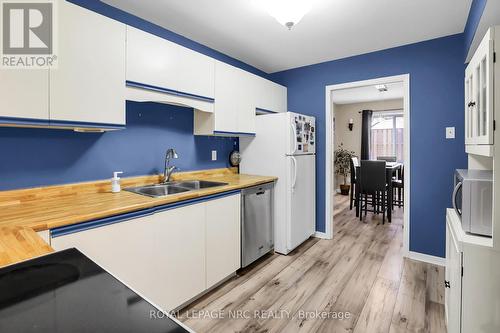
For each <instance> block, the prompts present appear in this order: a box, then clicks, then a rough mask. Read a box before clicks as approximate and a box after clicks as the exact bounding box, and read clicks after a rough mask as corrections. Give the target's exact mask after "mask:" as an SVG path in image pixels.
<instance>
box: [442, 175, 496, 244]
mask: <svg viewBox="0 0 500 333" xmlns="http://www.w3.org/2000/svg"><path fill="white" fill-rule="evenodd" d="M452 202H453V208H454V209H455V211H456V212H457V214H458V216H459V217H460V220H461V221H462V229H463V230H464V231H465V232H468V233H471V234H476V235H481V236H489V237H491V235H492V227H491V226H492V215H493V171H490V170H467V169H457V170H456V171H455V188H454V190H453V198H452Z"/></svg>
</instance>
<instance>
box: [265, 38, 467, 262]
mask: <svg viewBox="0 0 500 333" xmlns="http://www.w3.org/2000/svg"><path fill="white" fill-rule="evenodd" d="M463 45H464V40H463V35H462V34H460V35H454V36H449V37H444V38H440V39H435V40H430V41H426V42H421V43H417V44H411V45H407V46H402V47H398V48H393V49H388V50H383V51H379V52H374V53H369V54H365V55H361V56H356V57H351V58H346V59H341V60H335V61H330V62H325V63H321V64H316V65H311V66H306V67H300V68H296V69H291V70H287V71H283V72H279V73H275V74H274V77H275V79H276V80H277V81H278V82H281V83H282V84H284V85H286V86H287V87H288V109H289V110H290V111H295V112H300V113H304V114H308V115H312V116H315V117H316V121H317V128H318V147H317V148H318V151H317V167H316V168H317V169H316V170H317V184H316V188H317V191H316V196H317V200H316V203H317V204H316V216H317V221H316V229H317V230H318V231H325V125H326V124H325V86H327V85H331V84H338V83H345V82H352V81H359V80H367V79H373V78H379V77H385V76H392V75H400V74H407V73H409V74H410V89H411V91H410V94H411V98H410V99H411V118H410V119H411V137H410V143H411V179H410V182H411V211H410V212H411V216H410V219H411V223H410V226H411V230H410V249H411V250H412V251H417V252H421V253H426V254H430V255H435V256H440V257H444V255H445V209H446V208H447V207H450V205H451V203H450V197H451V193H452V186H453V184H452V182H453V170H454V169H456V168H464V167H467V158H466V154H465V151H464V150H465V149H464V117H463V105H462V104H463V99H464V87H463V73H464V64H463ZM447 126H455V128H456V138H455V140H446V139H445V127H447Z"/></svg>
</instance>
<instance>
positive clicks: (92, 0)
mask: <svg viewBox="0 0 500 333" xmlns="http://www.w3.org/2000/svg"><path fill="white" fill-rule="evenodd" d="M67 1H68V2H72V3H74V4H77V5H79V6H82V7H85V8H87V9H90V10H92V11H94V12H97V13H100V14H102V15H104V16H107V17H110V18H112V19H115V20H117V21H120V22H123V23H125V24H127V25H130V26H132V27H135V28H137V29H141V30H144V31H147V32H149V33H151V34H153V35H156V36H158V37H162V38H165V39H167V40H169V41H171V42H174V43H177V44H179V45H182V46H184V47H187V48H189V49H191V50H194V51H197V52H200V53H202V54H205V55H207V56H209V57H212V58H214V59H217V60H220V61H222V62H225V63H228V64H230V65H232V66H236V67H239V68H241V69H243V70H246V71H248V72H251V73H254V74H255V75H259V76H262V77H265V78H267V79H269V80H271V79H272V78H271V76H270V75H269V74H267V73H266V72H263V71H261V70H260V69H257V68H255V67H253V66H250V65H248V64H246V63H244V62H242V61H240V60H237V59H235V58H232V57H230V56H228V55H226V54H224V53H221V52H219V51H216V50H214V49H212V48H209V47H208V46H205V45H202V44H200V43H197V42H195V41H193V40H191V39H189V38H186V37H184V36H181V35H179V34H176V33H175V32H173V31H170V30H167V29H165V28H162V27H160V26H158V25H156V24H154V23H151V22H149V21H146V20H143V19H141V18H140V17H137V16H135V15H132V14H129V13H127V12H125V11H123V10H120V9H118V8H115V7H113V6H110V5H108V4H105V3H104V2H101V1H100V0H67Z"/></svg>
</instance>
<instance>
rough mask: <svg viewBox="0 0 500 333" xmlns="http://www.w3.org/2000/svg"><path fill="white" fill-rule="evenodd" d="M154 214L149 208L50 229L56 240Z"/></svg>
mask: <svg viewBox="0 0 500 333" xmlns="http://www.w3.org/2000/svg"><path fill="white" fill-rule="evenodd" d="M153 213H154V209H153V208H149V209H143V210H140V211H136V212H131V213H126V214H120V215H115V216H110V217H106V218H103V219H98V220H93V221H89V222H83V223H78V224H72V225H68V226H65V227H59V228H54V229H50V236H51V237H52V238H55V237H60V236H64V235H69V234H73V233H75V232H80V231H84V230H89V229H95V228H99V227H103V226H106V225H110V224H115V223H120V222H124V221H128V220H131V219H136V218H139V217H144V216H148V215H152V214H153Z"/></svg>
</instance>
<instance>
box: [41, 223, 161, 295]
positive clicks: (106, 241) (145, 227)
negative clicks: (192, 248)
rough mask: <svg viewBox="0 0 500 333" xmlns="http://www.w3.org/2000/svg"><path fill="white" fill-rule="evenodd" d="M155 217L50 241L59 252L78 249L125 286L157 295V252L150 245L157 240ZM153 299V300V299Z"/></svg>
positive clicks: (144, 293) (79, 232)
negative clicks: (153, 274) (153, 278)
mask: <svg viewBox="0 0 500 333" xmlns="http://www.w3.org/2000/svg"><path fill="white" fill-rule="evenodd" d="M153 221H154V220H153V215H149V216H145V217H140V218H136V219H133V220H129V221H124V222H120V223H115V224H110V225H106V226H101V227H98V228H94V229H88V230H85V229H82V230H80V231H78V232H75V233H71V234H67V235H64V236H59V237H53V238H51V241H50V245H51V246H52V247H53V248H54V249H55V250H56V251H59V250H63V249H67V248H72V247H75V248H77V249H78V250H80V251H82V252H83V253H84V254H85V255H87V256H88V257H89V258H91V259H92V260H94V261H95V262H96V263H97V264H99V265H100V266H102V267H103V268H104V269H106V270H107V271H108V272H110V273H111V274H113V275H115V276H116V277H118V278H119V279H120V280H121V281H123V282H124V283H125V284H127V285H129V286H130V287H131V288H133V289H135V290H137V291H138V292H139V293H141V294H142V295H144V296H145V297H147V298H148V299H149V298H150V297H154V296H155V286H154V285H153V284H152V283H151V282H152V274H151V273H150V272H155V271H156V270H157V267H158V265H157V261H155V260H152V258H157V256H158V253H156V252H154V249H153V247H152V246H151V239H154V237H155V235H156V234H155V230H154V225H153ZM151 300H152V298H151Z"/></svg>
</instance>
